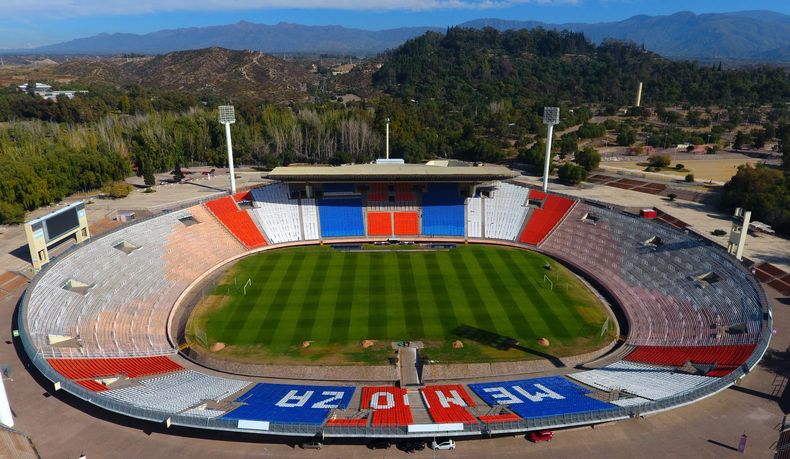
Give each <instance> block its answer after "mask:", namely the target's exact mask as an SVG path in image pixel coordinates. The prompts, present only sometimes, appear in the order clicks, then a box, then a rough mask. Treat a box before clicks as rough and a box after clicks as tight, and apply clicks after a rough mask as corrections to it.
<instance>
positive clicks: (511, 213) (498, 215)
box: [482, 183, 529, 241]
mask: <svg viewBox="0 0 790 459" xmlns="http://www.w3.org/2000/svg"><path fill="white" fill-rule="evenodd" d="M528 195H529V188H527V187H523V186H516V185H511V184H509V183H500V184H499V185H498V186H497V189H496V190H494V191H493V193H492V196H491V197H490V198H484V199H482V206H483V217H484V220H485V227H484V233H483V235H484V236H485V237H487V238H491V239H506V240H509V241H513V240H515V239H516V238H517V237H518V235H519V230H521V228H522V226H523V225H524V219H525V218H526V217H527V211H528V207H527V197H528Z"/></svg>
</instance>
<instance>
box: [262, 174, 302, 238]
mask: <svg viewBox="0 0 790 459" xmlns="http://www.w3.org/2000/svg"><path fill="white" fill-rule="evenodd" d="M252 197H253V199H254V201H253V205H254V206H255V209H253V210H252V211H251V213H252V215H253V216H254V217H255V219H256V220H257V221H258V222H259V223H260V226H261V228H263V231H264V232H265V233H266V236H267V237H268V238H269V242H271V243H272V244H281V243H283V242H293V241H298V240H301V239H302V228H301V225H300V221H299V201H298V200H296V199H290V196H289V194H288V185H287V184H285V183H277V184H274V185H269V186H265V187H261V188H255V189H253V190H252Z"/></svg>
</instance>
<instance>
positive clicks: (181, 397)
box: [100, 371, 251, 417]
mask: <svg viewBox="0 0 790 459" xmlns="http://www.w3.org/2000/svg"><path fill="white" fill-rule="evenodd" d="M139 383H140V385H135V386H129V387H124V388H123V389H116V390H108V391H105V392H100V395H102V396H104V397H107V398H111V399H113V400H117V401H120V402H126V403H129V404H131V405H133V406H137V407H140V408H146V409H150V410H158V411H164V412H168V413H173V414H176V413H181V412H185V413H184V414H189V413H191V414H195V412H196V411H200V410H191V411H189V412H186V410H188V409H190V408H194V407H196V406H198V405H201V404H203V403H204V402H205V401H207V400H214V401H219V400H222V399H224V398H226V397H228V396H230V395H233V394H235V393H236V392H239V391H240V390H242V389H244V388H245V387H247V386H249V385H250V384H251V383H249V382H247V381H238V380H235V379H227V378H218V377H216V376H210V375H206V374H203V373H198V372H195V371H180V372H178V373H173V374H170V375H167V376H162V377H159V378H152V379H143V380H139ZM211 411H215V410H211ZM207 414H210V413H197V414H196V415H197V416H200V417H209V416H205V415H207Z"/></svg>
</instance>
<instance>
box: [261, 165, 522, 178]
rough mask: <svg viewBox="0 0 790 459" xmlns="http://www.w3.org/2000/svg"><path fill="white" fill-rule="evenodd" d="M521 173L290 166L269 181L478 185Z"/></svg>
mask: <svg viewBox="0 0 790 459" xmlns="http://www.w3.org/2000/svg"><path fill="white" fill-rule="evenodd" d="M518 175H519V173H518V172H516V171H513V170H510V169H508V168H507V167H505V166H497V165H483V166H473V165H471V164H469V165H464V166H458V165H446V166H445V165H429V164H351V165H345V166H288V167H277V168H275V169H274V170H273V171H272V172H270V173H269V176H268V178H270V179H273V180H283V181H305V182H336V181H351V182H354V181H370V180H382V181H401V182H402V181H447V182H451V181H452V182H458V181H461V182H479V181H486V180H505V179H509V178H513V177H517V176H518Z"/></svg>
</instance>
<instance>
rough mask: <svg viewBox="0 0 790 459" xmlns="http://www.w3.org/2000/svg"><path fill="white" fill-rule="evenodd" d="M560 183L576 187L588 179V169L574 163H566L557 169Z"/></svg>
mask: <svg viewBox="0 0 790 459" xmlns="http://www.w3.org/2000/svg"><path fill="white" fill-rule="evenodd" d="M557 175H559V178H560V182H561V183H564V184H565V185H576V184H578V183H580V182H583V181H584V180H585V179H586V178H587V169H585V168H583V167H582V166H577V165H576V164H572V163H565V164H563V165H562V166H560V167H559V169H557Z"/></svg>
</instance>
